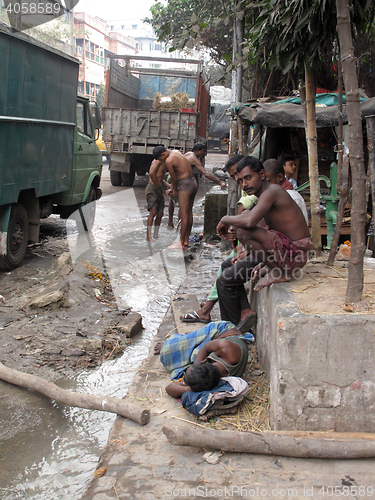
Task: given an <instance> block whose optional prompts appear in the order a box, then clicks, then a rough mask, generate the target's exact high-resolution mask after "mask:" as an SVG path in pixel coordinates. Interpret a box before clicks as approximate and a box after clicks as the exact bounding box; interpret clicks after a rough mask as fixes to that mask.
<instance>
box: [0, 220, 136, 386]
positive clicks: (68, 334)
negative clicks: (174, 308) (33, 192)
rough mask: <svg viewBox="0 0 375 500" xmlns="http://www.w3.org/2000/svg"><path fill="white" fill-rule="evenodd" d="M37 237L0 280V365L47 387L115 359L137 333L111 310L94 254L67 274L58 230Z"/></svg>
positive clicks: (56, 226)
mask: <svg viewBox="0 0 375 500" xmlns="http://www.w3.org/2000/svg"><path fill="white" fill-rule="evenodd" d="M41 231H42V233H41V241H40V243H38V244H34V245H30V246H29V249H28V254H27V257H26V259H25V261H24V262H23V263H22V265H21V266H20V267H19V268H17V269H15V270H13V271H12V272H1V274H0V293H1V296H2V298H1V302H0V315H1V323H0V333H1V337H0V338H1V343H0V360H1V362H2V363H3V364H5V365H7V366H9V367H12V368H16V369H19V370H22V371H25V372H28V373H34V374H38V375H39V376H45V377H46V378H48V379H49V380H51V379H55V378H58V377H60V376H61V375H64V376H69V375H70V374H71V373H72V370H74V369H75V368H77V367H79V368H83V367H90V366H95V365H97V364H99V363H101V362H102V361H103V360H104V359H108V358H110V357H111V356H116V355H118V354H120V353H121V352H123V350H124V349H125V348H126V346H127V345H128V344H129V342H131V339H130V338H129V337H130V336H131V335H133V334H135V333H137V332H138V331H140V329H141V328H142V325H141V316H140V315H139V314H137V313H133V312H130V313H129V312H128V311H119V310H118V308H117V304H116V302H115V300H114V297H113V294H112V290H111V285H110V282H109V280H108V277H107V274H106V270H105V268H104V266H103V261H102V259H101V256H100V255H99V254H98V255H96V256H95V257H94V258H93V259H92V260H91V262H84V261H82V260H80V261H77V262H76V263H75V265H74V266H73V264H72V261H71V259H70V254H69V250H68V246H67V242H66V231H65V224H64V223H63V222H62V221H61V222H60V221H57V222H56V220H55V221H51V222H49V223H45V224H43V225H42V230H41Z"/></svg>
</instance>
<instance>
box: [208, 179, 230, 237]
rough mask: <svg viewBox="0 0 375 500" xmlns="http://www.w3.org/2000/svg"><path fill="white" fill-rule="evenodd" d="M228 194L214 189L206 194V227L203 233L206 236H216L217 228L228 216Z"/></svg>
mask: <svg viewBox="0 0 375 500" xmlns="http://www.w3.org/2000/svg"><path fill="white" fill-rule="evenodd" d="M227 202H228V193H226V192H225V191H221V190H219V191H218V188H216V187H214V188H212V189H211V191H209V192H208V193H207V194H206V197H205V202H204V226H203V233H204V235H205V236H207V235H211V234H216V226H217V225H218V223H219V221H220V219H221V218H222V217H224V215H226V214H227Z"/></svg>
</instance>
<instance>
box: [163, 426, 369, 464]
mask: <svg viewBox="0 0 375 500" xmlns="http://www.w3.org/2000/svg"><path fill="white" fill-rule="evenodd" d="M163 432H164V434H165V435H166V437H167V439H168V441H169V442H170V443H171V444H173V445H176V446H196V447H197V448H210V449H214V450H221V451H226V452H234V453H259V454H261V455H280V456H284V457H295V458H329V459H332V458H333V459H353V458H374V457H375V434H370V433H368V434H367V433H365V432H364V433H360V432H312V431H311V432H309V431H264V432H238V431H216V430H213V429H208V428H207V429H204V428H202V427H198V426H194V422H192V423H191V424H186V423H183V422H173V423H167V424H166V425H165V426H164V427H163Z"/></svg>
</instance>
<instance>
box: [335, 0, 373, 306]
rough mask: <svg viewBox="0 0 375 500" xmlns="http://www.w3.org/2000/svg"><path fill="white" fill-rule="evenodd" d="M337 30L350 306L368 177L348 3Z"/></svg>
mask: <svg viewBox="0 0 375 500" xmlns="http://www.w3.org/2000/svg"><path fill="white" fill-rule="evenodd" d="M336 6H337V31H338V34H339V42H340V51H341V64H342V69H343V75H344V85H345V94H346V111H347V115H348V123H349V158H350V167H351V172H352V196H351V199H352V210H351V222H350V225H351V252H350V260H349V266H348V268H349V277H348V286H347V290H346V300H347V302H348V303H350V302H357V301H359V300H361V298H362V291H363V256H364V253H365V248H366V245H365V240H366V238H365V222H366V176H365V165H364V155H363V135H362V114H361V108H360V105H359V89H358V77H357V71H356V62H355V58H354V48H353V40H352V33H351V23H350V8H349V3H348V0H336Z"/></svg>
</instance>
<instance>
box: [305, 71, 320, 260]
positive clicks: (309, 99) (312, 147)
mask: <svg viewBox="0 0 375 500" xmlns="http://www.w3.org/2000/svg"><path fill="white" fill-rule="evenodd" d="M305 83H306V121H307V123H306V125H307V127H306V140H307V150H308V154H309V178H310V207H311V208H310V213H311V237H312V241H313V244H314V249H315V252H316V255H320V253H321V250H322V240H321V229H320V200H319V170H318V138H317V131H316V118H315V93H316V86H315V78H314V75H313V73H312V69H311V68H310V70H309V69H308V68H306V66H305Z"/></svg>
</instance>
